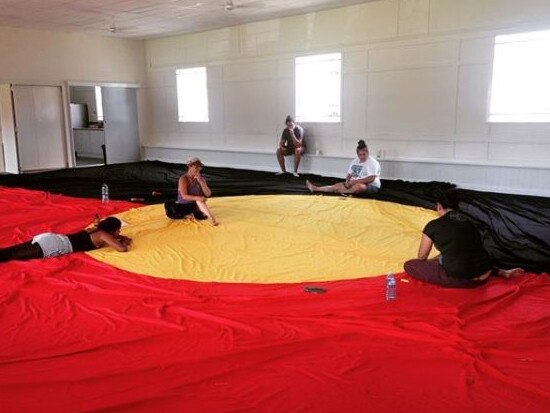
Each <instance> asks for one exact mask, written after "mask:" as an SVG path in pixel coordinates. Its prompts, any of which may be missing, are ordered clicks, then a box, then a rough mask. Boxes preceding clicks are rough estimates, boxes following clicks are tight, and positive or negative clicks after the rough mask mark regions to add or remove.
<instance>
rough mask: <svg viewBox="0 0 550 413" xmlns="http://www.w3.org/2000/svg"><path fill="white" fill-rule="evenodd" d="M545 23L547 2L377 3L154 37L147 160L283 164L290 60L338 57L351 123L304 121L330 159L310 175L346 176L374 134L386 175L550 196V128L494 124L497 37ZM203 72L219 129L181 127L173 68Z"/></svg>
mask: <svg viewBox="0 0 550 413" xmlns="http://www.w3.org/2000/svg"><path fill="white" fill-rule="evenodd" d="M542 28H544V29H548V28H550V4H549V3H548V1H547V0H524V1H522V2H518V1H516V0H381V1H376V2H369V3H365V4H361V5H357V6H351V7H345V8H339V9H334V10H329V11H324V12H317V13H310V14H305V15H300V16H295V17H289V18H283V19H277V20H270V21H264V22H259V23H253V24H246V25H241V26H236V27H231V28H225V29H220V30H214V31H208V32H202V33H194V34H189V35H182V36H175V37H166V38H160V39H155V40H149V41H147V42H146V54H147V79H148V80H147V84H148V102H149V105H150V106H149V111H148V126H149V127H148V129H147V130H146V131H145V135H144V139H143V143H144V145H145V146H146V150H145V155H146V157H148V158H159V159H171V160H182V159H184V156H186V155H187V153H191V152H195V153H199V152H197V150H199V149H201V150H204V151H203V152H200V153H201V154H203V156H204V157H205V158H206V161H209V160H210V161H211V163H215V164H224V165H226V166H231V165H233V166H239V167H246V166H249V167H251V168H255V169H265V170H276V168H277V166H276V165H277V164H276V160H275V158H274V156H272V155H271V153H272V152H273V151H274V149H275V146H276V143H277V140H278V136H279V135H280V132H281V128H282V123H283V120H284V117H285V116H286V115H287V114H288V113H291V114H292V113H293V111H294V58H295V57H296V56H300V55H304V54H315V53H324V52H334V51H341V52H342V53H343V67H344V75H343V84H342V91H343V94H342V110H343V113H342V123H340V124H305V125H304V126H305V128H306V139H307V142H308V145H309V151H310V152H314V151H316V150H321V151H322V152H323V154H325V155H327V156H326V157H323V158H322V159H318V158H317V157H314V156H312V157H309V158H308V159H306V161H305V163H304V170H305V171H313V172H325V173H327V174H328V173H329V172H328V171H329V170H332V169H333V167H334V166H335V165H338V166H339V165H340V164H341V165H342V171H341V173H342V174H343V172H344V168H345V165H346V164H347V160H348V159H349V158H350V157H351V156H353V154H354V151H355V146H356V141H357V139H359V138H366V140H367V143H368V144H369V146H370V149H371V154H373V155H376V154H380V155H381V156H382V158H383V160H384V161H383V166H384V176H385V177H390V178H404V179H416V180H431V179H444V180H448V181H453V182H455V183H458V184H461V185H463V186H466V187H475V188H480V189H488V190H498V191H511V192H522V193H533V194H546V195H550V191H549V190H548V189H547V182H549V181H550V156H549V155H550V125H547V124H535V125H533V124H531V125H529V124H493V125H491V124H488V123H487V122H486V121H485V118H486V109H487V93H488V89H489V83H490V76H491V65H492V54H493V38H494V35H495V34H500V33H504V32H514V31H524V30H536V29H542ZM197 65H206V66H207V67H208V82H209V84H208V87H209V105H210V123H208V124H197V123H188V124H183V123H178V122H177V101H176V87H175V82H176V80H175V69H176V68H182V67H193V66H197ZM268 154H269V155H268ZM338 159H339V161H336V160H338ZM335 162H336V163H335ZM330 173H332V172H330Z"/></svg>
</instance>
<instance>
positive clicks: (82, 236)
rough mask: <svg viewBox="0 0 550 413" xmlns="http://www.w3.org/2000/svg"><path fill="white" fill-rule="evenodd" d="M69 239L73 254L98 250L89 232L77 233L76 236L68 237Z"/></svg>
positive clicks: (70, 235)
mask: <svg viewBox="0 0 550 413" xmlns="http://www.w3.org/2000/svg"><path fill="white" fill-rule="evenodd" d="M67 237H69V241H71V245H72V246H73V252H81V251H91V250H95V249H96V248H97V247H96V246H95V245H94V243H93V242H92V238H91V237H90V233H89V232H88V231H80V232H75V233H74V234H69V235H67Z"/></svg>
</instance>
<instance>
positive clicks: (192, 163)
mask: <svg viewBox="0 0 550 413" xmlns="http://www.w3.org/2000/svg"><path fill="white" fill-rule="evenodd" d="M203 166H204V165H203V163H202V162H201V160H200V159H199V158H191V159H189V160H188V161H187V172H186V173H185V174H184V175H182V176H180V179H179V181H178V198H177V200H176V201H175V202H174V201H169V202H166V203H165V204H164V209H165V211H166V216H167V217H168V218H170V219H183V218H185V217H187V216H189V215H193V216H194V217H195V219H199V220H203V219H210V221H211V222H212V225H218V221H216V218H214V215H212V212H210V209H209V208H208V206H207V205H206V199H207V198H208V197H210V196H211V195H212V191H211V190H210V188H209V187H208V185H207V184H206V180H205V179H204V178H203V177H202V176H201V170H202V168H203Z"/></svg>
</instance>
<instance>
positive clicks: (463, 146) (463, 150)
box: [454, 142, 489, 160]
mask: <svg viewBox="0 0 550 413" xmlns="http://www.w3.org/2000/svg"><path fill="white" fill-rule="evenodd" d="M488 150H489V145H488V144H487V143H486V142H456V143H455V155H454V157H455V159H457V160H472V159H473V160H485V159H487V158H488Z"/></svg>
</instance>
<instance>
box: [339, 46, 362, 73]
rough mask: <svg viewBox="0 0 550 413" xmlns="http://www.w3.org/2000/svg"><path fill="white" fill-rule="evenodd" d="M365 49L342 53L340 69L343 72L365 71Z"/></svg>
mask: <svg viewBox="0 0 550 413" xmlns="http://www.w3.org/2000/svg"><path fill="white" fill-rule="evenodd" d="M367 56H368V52H367V50H359V51H357V50H354V51H349V52H344V53H343V59H342V71H343V73H344V74H349V73H365V72H366V71H367V68H368V66H367Z"/></svg>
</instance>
